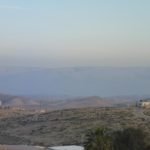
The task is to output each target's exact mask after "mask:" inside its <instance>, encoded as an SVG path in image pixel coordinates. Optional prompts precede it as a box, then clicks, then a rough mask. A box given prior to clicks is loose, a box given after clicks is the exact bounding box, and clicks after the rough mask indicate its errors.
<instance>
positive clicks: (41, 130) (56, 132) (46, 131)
mask: <svg viewBox="0 0 150 150" xmlns="http://www.w3.org/2000/svg"><path fill="white" fill-rule="evenodd" d="M1 111H3V114H1V113H0V114H1V115H0V144H32V145H44V146H55V145H70V144H72V145H74V144H77V145H82V143H83V142H84V140H85V133H87V130H88V129H90V128H93V127H96V126H107V127H109V128H110V129H112V130H118V129H122V128H126V127H140V128H143V129H144V130H145V131H146V132H149V133H150V115H149V114H150V110H144V109H137V108H82V109H67V110H58V111H50V112H46V113H40V112H29V111H25V110H24V111H23V110H22V111H19V110H9V113H8V110H0V112H1ZM6 113H7V115H4V114H6Z"/></svg>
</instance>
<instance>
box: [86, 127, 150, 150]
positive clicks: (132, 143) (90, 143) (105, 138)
mask: <svg viewBox="0 0 150 150" xmlns="http://www.w3.org/2000/svg"><path fill="white" fill-rule="evenodd" d="M147 137H148V136H147V134H146V133H145V132H144V131H143V130H142V129H135V128H127V129H124V130H120V131H115V132H112V131H109V130H108V129H106V128H96V129H93V130H90V131H89V132H88V133H87V135H86V141H85V143H84V147H85V150H150V145H149V143H148V142H147Z"/></svg>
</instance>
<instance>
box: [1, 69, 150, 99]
mask: <svg viewBox="0 0 150 150" xmlns="http://www.w3.org/2000/svg"><path fill="white" fill-rule="evenodd" d="M0 83H1V84H0V91H1V93H7V94H12V95H22V96H37V97H38V96H39V97H42V96H43V98H44V97H46V96H54V97H55V96H56V97H78V96H102V97H113V96H146V95H148V94H149V89H150V68H135V67H130V68H124V67H122V68H121V67H120V68H118V67H72V68H56V69H55V68H53V69H48V68H23V67H18V68H17V67H5V68H3V67H1V68H0Z"/></svg>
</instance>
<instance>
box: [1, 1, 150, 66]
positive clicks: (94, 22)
mask: <svg viewBox="0 0 150 150" xmlns="http://www.w3.org/2000/svg"><path fill="white" fill-rule="evenodd" d="M0 65H16V66H44V67H64V66H149V67H150V0H0Z"/></svg>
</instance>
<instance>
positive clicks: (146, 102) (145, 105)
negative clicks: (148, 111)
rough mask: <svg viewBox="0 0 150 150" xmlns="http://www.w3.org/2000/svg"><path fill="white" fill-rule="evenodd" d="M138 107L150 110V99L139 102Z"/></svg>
mask: <svg viewBox="0 0 150 150" xmlns="http://www.w3.org/2000/svg"><path fill="white" fill-rule="evenodd" d="M139 106H140V107H142V108H150V98H149V99H143V100H140V102H139Z"/></svg>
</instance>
